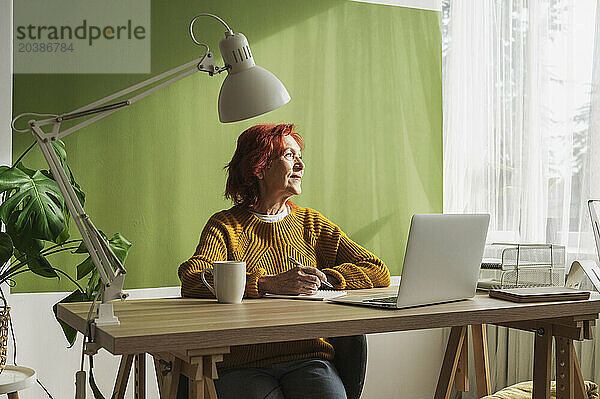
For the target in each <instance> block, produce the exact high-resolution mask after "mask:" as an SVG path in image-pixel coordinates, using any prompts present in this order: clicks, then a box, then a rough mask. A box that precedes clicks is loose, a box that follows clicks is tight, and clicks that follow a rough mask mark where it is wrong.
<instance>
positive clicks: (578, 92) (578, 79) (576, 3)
mask: <svg viewBox="0 0 600 399" xmlns="http://www.w3.org/2000/svg"><path fill="white" fill-rule="evenodd" d="M443 5H444V7H443V10H444V13H443V19H442V23H443V32H444V34H445V37H444V40H443V42H444V54H443V60H444V211H445V212H489V213H490V214H491V215H492V218H491V221H490V231H489V234H488V241H490V242H493V241H511V242H550V243H554V244H561V245H565V246H566V247H567V252H568V259H567V264H570V260H571V259H573V258H575V257H577V258H581V257H596V254H595V248H594V242H593V236H592V235H591V234H590V224H589V216H588V214H587V207H586V201H587V199H588V198H590V197H597V198H600V101H599V99H598V97H599V94H598V82H599V80H600V60H599V59H598V58H599V57H600V51H599V50H598V47H599V46H600V33H599V32H598V31H596V30H599V31H600V27H598V26H599V25H600V17H597V16H596V8H597V0H444V1H443ZM598 8H599V9H598V13H599V14H598V15H600V7H598ZM595 37H596V39H595ZM594 46H595V49H594ZM594 89H595V90H594ZM596 259H597V257H596ZM599 332H600V331H599ZM488 334H489V339H490V341H489V345H490V360H491V363H492V364H491V365H492V370H493V372H492V384H493V388H494V389H500V388H502V387H504V386H506V385H510V384H512V383H515V382H518V381H523V380H527V379H530V378H531V364H532V352H533V351H532V349H533V336H532V335H531V334H528V333H522V332H516V331H508V330H506V329H502V328H493V327H489V328H488ZM598 346H599V349H598V350H595V348H594V347H593V343H592V342H589V343H585V344H584V346H583V351H582V352H580V357H581V358H582V359H581V360H582V365H583V372H584V376H585V377H587V378H592V379H595V380H597V381H600V378H599V377H600V355H597V354H596V352H599V353H600V344H599V345H598ZM579 349H580V350H581V348H579Z"/></svg>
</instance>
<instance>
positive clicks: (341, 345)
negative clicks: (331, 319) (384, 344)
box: [177, 335, 367, 399]
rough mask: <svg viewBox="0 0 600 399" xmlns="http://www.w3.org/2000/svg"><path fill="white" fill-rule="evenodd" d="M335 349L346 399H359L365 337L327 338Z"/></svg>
mask: <svg viewBox="0 0 600 399" xmlns="http://www.w3.org/2000/svg"><path fill="white" fill-rule="evenodd" d="M327 342H329V343H330V344H331V345H332V346H333V348H334V349H335V357H334V358H333V361H332V363H333V365H334V366H335V368H336V370H337V372H338V374H339V376H340V379H341V380H342V383H343V384H344V388H345V389H346V396H347V397H348V399H359V398H360V394H361V393H362V390H363V385H364V383H365V374H366V372H367V338H366V336H365V335H353V336H349V337H334V338H328V339H327ZM187 397H188V379H187V377H186V376H184V375H183V374H182V375H181V376H180V378H179V387H178V390H177V399H187Z"/></svg>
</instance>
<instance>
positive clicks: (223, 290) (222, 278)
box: [202, 260, 246, 303]
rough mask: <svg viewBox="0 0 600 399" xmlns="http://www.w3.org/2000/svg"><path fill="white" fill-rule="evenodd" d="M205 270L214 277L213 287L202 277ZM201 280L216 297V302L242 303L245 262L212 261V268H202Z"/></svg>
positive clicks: (244, 285) (244, 287)
mask: <svg viewBox="0 0 600 399" xmlns="http://www.w3.org/2000/svg"><path fill="white" fill-rule="evenodd" d="M207 272H210V273H211V274H212V275H213V277H214V279H213V280H214V282H215V288H214V289H213V287H211V286H210V284H208V281H206V278H205V277H204V273H207ZM202 282H204V285H206V286H207V287H208V289H209V290H210V292H212V293H213V294H214V296H216V297H217V302H221V303H242V297H243V296H244V291H245V290H246V262H236V261H229V260H226V261H220V262H214V263H213V268H212V269H208V268H207V269H204V270H202Z"/></svg>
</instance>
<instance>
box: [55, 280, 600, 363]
mask: <svg viewBox="0 0 600 399" xmlns="http://www.w3.org/2000/svg"><path fill="white" fill-rule="evenodd" d="M396 289H397V288H394V287H391V288H387V289H379V290H377V291H380V292H381V293H389V292H397V291H396ZM377 291H376V290H369V293H373V292H377ZM353 293H354V292H353ZM89 307H90V303H89V302H81V303H69V304H59V305H58V317H59V318H60V319H61V320H63V321H65V322H66V323H67V324H69V325H71V326H72V327H74V328H75V329H77V330H78V331H84V330H85V320H86V317H87V313H88V311H89ZM114 308H115V314H116V316H117V317H118V318H119V320H120V322H121V324H120V325H118V326H103V327H98V328H97V329H96V342H98V343H99V344H100V345H101V346H102V347H103V348H105V349H106V350H108V351H109V352H111V353H112V354H115V355H118V354H125V353H141V352H153V351H168V350H181V349H190V348H198V349H200V348H214V347H223V346H234V345H242V344H255V343H264V342H277V341H289V340H298V339H308V338H316V337H333V336H344V335H355V334H369V333H380V332H391V331H406V330H417V329H430V328H440V327H452V326H460V325H467V324H482V323H501V322H509V321H519V320H536V319H547V318H556V317H564V316H585V315H593V316H591V317H588V318H596V317H597V314H598V313H599V312H600V294H598V293H592V296H591V297H590V299H589V300H585V301H564V302H544V303H526V304H519V303H513V302H508V301H502V300H499V299H493V298H490V297H488V295H487V294H479V293H478V295H476V297H475V298H474V299H472V300H466V301H459V302H453V303H445V304H440V305H432V306H423V307H417V308H410V309H392V310H390V309H377V308H369V307H362V306H350V305H340V304H333V303H327V302H320V301H302V300H289V299H271V298H262V299H244V301H243V302H242V303H241V304H238V305H233V304H218V303H216V300H215V299H192V298H165V299H146V300H126V301H120V302H119V301H116V302H114Z"/></svg>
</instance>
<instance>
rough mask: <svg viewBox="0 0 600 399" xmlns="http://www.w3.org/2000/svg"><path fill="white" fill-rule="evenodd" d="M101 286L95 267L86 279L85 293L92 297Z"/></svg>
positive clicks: (98, 273)
mask: <svg viewBox="0 0 600 399" xmlns="http://www.w3.org/2000/svg"><path fill="white" fill-rule="evenodd" d="M101 286H102V280H100V272H98V270H97V269H94V270H93V272H92V275H91V276H90V279H89V280H88V284H87V287H85V293H86V294H87V296H89V297H90V298H93V297H94V295H95V293H96V292H98V290H99V289H100V287H101Z"/></svg>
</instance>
